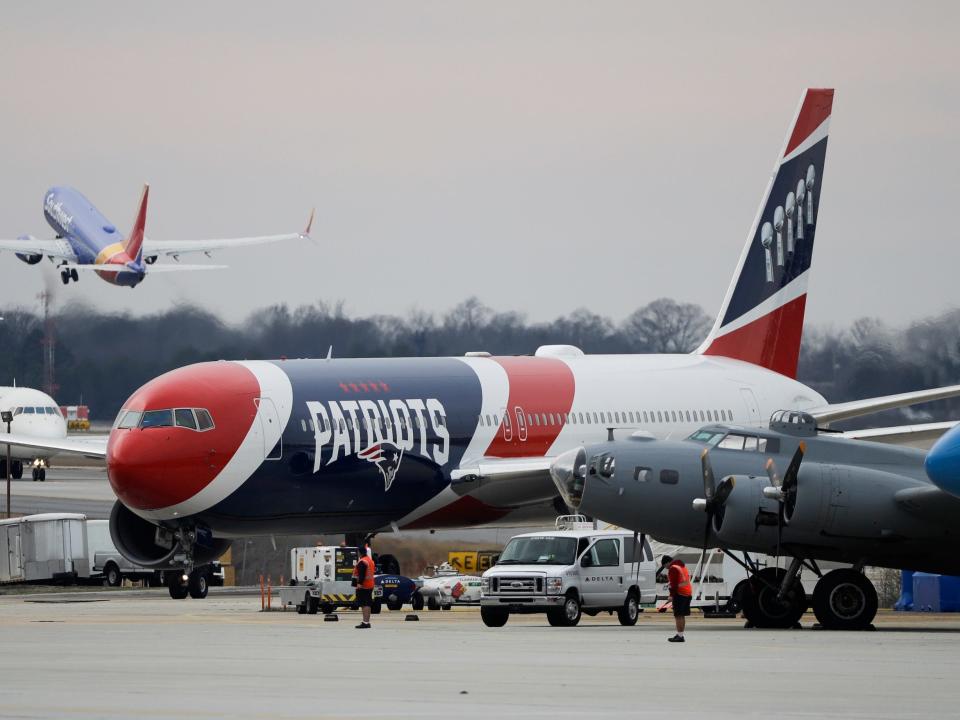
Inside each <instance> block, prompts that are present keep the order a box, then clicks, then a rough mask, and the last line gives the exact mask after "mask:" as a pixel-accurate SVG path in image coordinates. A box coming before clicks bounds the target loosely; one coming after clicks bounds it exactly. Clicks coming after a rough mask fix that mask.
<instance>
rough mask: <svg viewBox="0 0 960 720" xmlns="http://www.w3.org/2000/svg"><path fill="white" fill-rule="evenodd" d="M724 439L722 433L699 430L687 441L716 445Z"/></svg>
mask: <svg viewBox="0 0 960 720" xmlns="http://www.w3.org/2000/svg"><path fill="white" fill-rule="evenodd" d="M722 438H723V433H722V432H716V431H715V430H697V431H696V432H695V433H693V434H692V435H691V436H690V437H688V438H687V440H693V441H694V442H702V443H706V444H707V445H711V446H712V445H716V444H717V443H718V442H720V440H721V439H722Z"/></svg>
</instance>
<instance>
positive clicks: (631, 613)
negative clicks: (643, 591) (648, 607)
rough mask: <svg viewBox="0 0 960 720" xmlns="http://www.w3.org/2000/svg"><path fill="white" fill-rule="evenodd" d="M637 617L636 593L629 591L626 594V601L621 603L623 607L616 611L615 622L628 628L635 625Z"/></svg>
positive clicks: (638, 613)
mask: <svg viewBox="0 0 960 720" xmlns="http://www.w3.org/2000/svg"><path fill="white" fill-rule="evenodd" d="M639 617H640V602H639V601H638V600H637V595H636V593H634V592H632V591H631V592H630V593H628V594H627V599H626V600H624V601H623V607H621V608H619V609H618V610H617V620H619V621H620V624H621V625H623V626H624V627H630V626H631V625H636V624H637V619H638V618H639Z"/></svg>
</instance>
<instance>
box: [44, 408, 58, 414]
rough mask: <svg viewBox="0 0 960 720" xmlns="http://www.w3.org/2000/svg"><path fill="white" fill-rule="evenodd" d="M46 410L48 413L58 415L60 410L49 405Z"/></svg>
mask: <svg viewBox="0 0 960 720" xmlns="http://www.w3.org/2000/svg"><path fill="white" fill-rule="evenodd" d="M45 410H46V411H47V415H56V414H57V413H58V412H60V411H59V410H57V408H55V407H49V406H48V407H46V408H45Z"/></svg>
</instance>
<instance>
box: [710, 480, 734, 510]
mask: <svg viewBox="0 0 960 720" xmlns="http://www.w3.org/2000/svg"><path fill="white" fill-rule="evenodd" d="M736 484H737V481H736V480H735V479H734V477H733V475H730V476H729V477H725V478H724V479H723V480H721V481H720V484H719V485H718V486H717V493H716V495H715V496H714V498H713V501H714V505H715V506H716V507H719V506H722V505H723V504H724V503H725V502H727V498H728V497H730V493H732V492H733V488H734V486H735V485H736Z"/></svg>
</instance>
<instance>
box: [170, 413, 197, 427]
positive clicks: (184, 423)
mask: <svg viewBox="0 0 960 720" xmlns="http://www.w3.org/2000/svg"><path fill="white" fill-rule="evenodd" d="M173 414H174V419H175V420H176V423H177V427H182V428H188V429H190V430H196V429H197V421H196V420H194V419H193V410H191V409H190V408H177V409H176V410H174V411H173Z"/></svg>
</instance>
